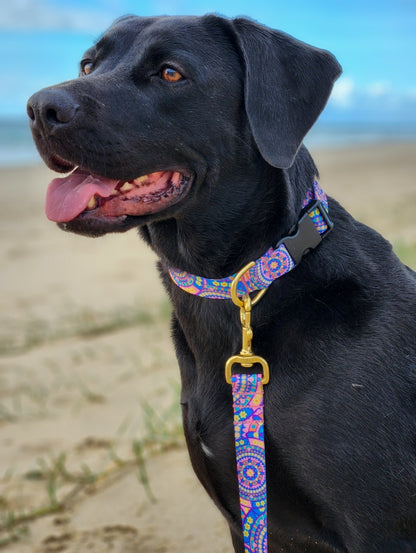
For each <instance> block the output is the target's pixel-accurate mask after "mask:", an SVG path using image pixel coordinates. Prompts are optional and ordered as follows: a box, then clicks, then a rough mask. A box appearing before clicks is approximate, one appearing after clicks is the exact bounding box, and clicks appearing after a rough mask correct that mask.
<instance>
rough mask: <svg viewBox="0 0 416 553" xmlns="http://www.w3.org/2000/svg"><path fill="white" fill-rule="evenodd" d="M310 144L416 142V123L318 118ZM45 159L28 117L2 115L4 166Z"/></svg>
mask: <svg viewBox="0 0 416 553" xmlns="http://www.w3.org/2000/svg"><path fill="white" fill-rule="evenodd" d="M304 142H305V145H306V146H307V147H308V148H312V149H313V148H315V149H319V148H322V149H326V148H328V149H331V148H343V147H348V146H350V147H351V146H354V145H366V144H368V145H371V144H382V143H395V142H416V125H415V123H414V122H403V121H387V122H386V121H383V122H375V121H341V122H334V121H325V120H323V121H318V122H317V123H316V124H315V125H314V127H313V128H312V129H311V130H310V131H309V133H308V134H307V136H306V137H305V140H304ZM38 163H39V164H40V163H42V160H41V158H40V156H39V154H38V152H37V150H36V147H35V145H34V143H33V140H32V136H31V132H30V129H29V124H28V122H27V120H26V119H25V118H24V117H1V116H0V168H5V167H15V166H27V165H35V164H38Z"/></svg>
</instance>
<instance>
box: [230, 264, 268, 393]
mask: <svg viewBox="0 0 416 553" xmlns="http://www.w3.org/2000/svg"><path fill="white" fill-rule="evenodd" d="M254 264H255V263H254V262H253V261H252V262H250V263H249V264H248V265H246V266H245V267H243V268H242V269H241V271H239V272H238V273H237V274H236V275H235V277H234V279H233V282H232V284H231V299H232V300H233V303H234V304H235V305H236V306H237V307H239V308H240V321H241V330H242V348H241V351H240V354H239V355H233V356H232V357H230V358H229V359H228V361H227V362H226V364H225V380H226V381H227V382H228V384H231V383H232V382H231V376H232V367H233V365H234V364H236V363H238V364H240V365H241V366H242V367H243V368H244V369H249V368H251V367H252V366H253V365H254V364H259V365H260V366H261V368H262V371H263V376H262V380H261V381H262V384H267V383H268V382H269V373H270V371H269V365H268V363H267V361H266V360H265V359H263V358H262V357H259V356H258V355H254V354H253V351H252V349H251V341H252V339H253V329H252V328H251V308H252V307H253V306H254V305H256V303H257V302H258V301H260V299H261V298H262V297H263V296H264V294H265V292H266V289H264V290H260V292H259V293H258V294H257V295H256V296H255V297H254V299H253V300H252V299H251V298H250V296H249V294H244V295H243V296H242V297H241V298H240V297H239V296H238V294H237V286H238V283H239V281H240V280H241V278H242V276H243V275H244V274H245V273H246V272H247V271H248V270H249V269H250V268H251V267H253V265H254Z"/></svg>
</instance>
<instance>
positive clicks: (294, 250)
mask: <svg viewBox="0 0 416 553" xmlns="http://www.w3.org/2000/svg"><path fill="white" fill-rule="evenodd" d="M302 208H303V210H306V211H305V212H304V214H303V216H302V217H301V218H300V220H299V223H298V232H297V233H296V234H294V235H289V236H286V237H285V238H283V239H282V240H280V242H279V244H278V245H277V247H276V248H270V249H268V250H267V252H266V253H265V254H264V255H263V256H262V257H260V258H259V259H257V261H256V262H255V264H254V266H253V267H251V268H250V269H249V270H248V271H247V273H246V275H244V276H243V277H242V278H241V280H240V282H239V284H238V292H239V294H241V295H244V294H250V293H251V292H254V291H256V290H263V289H265V288H268V287H269V286H270V284H271V283H272V282H273V281H275V280H276V279H277V278H280V277H281V276H283V275H285V274H286V273H288V272H289V271H291V270H292V269H293V268H294V267H295V266H296V265H297V264H298V263H299V261H300V259H301V258H302V256H303V255H304V253H305V252H306V251H307V250H309V249H312V248H314V247H316V246H317V245H318V244H319V243H320V241H321V239H322V238H323V237H324V236H325V235H326V234H327V233H328V232H329V231H330V230H331V229H332V222H331V221H330V220H329V217H328V200H327V197H326V194H325V192H324V191H323V190H322V188H321V187H320V185H319V183H318V181H316V180H315V182H314V184H313V190H309V191H308V193H307V194H306V197H305V199H304V200H303V204H302ZM310 222H312V223H313V225H311V224H310ZM300 230H302V232H299V231H300ZM169 274H170V277H171V279H172V280H173V282H174V283H175V284H176V285H177V286H179V288H181V289H182V290H185V291H186V292H188V293H189V294H193V295H195V296H200V297H201V298H210V299H230V298H231V283H232V281H233V279H234V277H235V275H231V276H229V277H226V278H218V279H210V278H204V277H200V276H197V275H193V274H190V273H187V272H185V271H181V270H180V269H175V268H170V269H169Z"/></svg>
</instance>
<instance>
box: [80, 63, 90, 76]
mask: <svg viewBox="0 0 416 553" xmlns="http://www.w3.org/2000/svg"><path fill="white" fill-rule="evenodd" d="M91 71H92V61H85V62H82V63H81V73H82V74H83V75H89V74H90V73H91Z"/></svg>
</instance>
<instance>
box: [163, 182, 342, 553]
mask: <svg viewBox="0 0 416 553" xmlns="http://www.w3.org/2000/svg"><path fill="white" fill-rule="evenodd" d="M302 208H303V212H302V214H301V216H300V218H299V221H298V224H297V227H296V229H295V231H294V232H293V233H290V234H289V235H288V236H286V237H285V238H283V239H282V240H280V241H279V243H278V244H277V246H276V248H270V249H269V250H267V252H266V253H265V254H264V255H263V256H262V257H261V258H259V259H258V260H257V261H253V262H251V263H249V264H248V265H246V266H245V267H243V268H242V269H241V270H240V271H239V272H238V273H236V274H234V275H232V276H230V277H226V278H221V279H208V278H203V277H199V276H196V275H192V274H189V273H186V272H184V271H180V270H178V269H174V268H170V269H169V273H170V276H171V278H172V280H173V281H174V282H175V284H176V285H177V286H179V287H180V288H181V289H182V290H185V291H186V292H188V293H190V294H193V295H196V296H200V297H204V298H211V299H231V300H232V301H233V303H234V304H235V305H236V306H237V307H239V308H240V322H241V328H242V348H241V351H240V354H239V355H233V356H232V357H230V358H229V359H228V361H227V363H226V365H225V378H226V381H227V382H228V383H229V384H231V386H232V395H233V411H234V439H235V451H236V461H237V476H238V488H239V495H240V514H241V523H242V530H243V540H244V551H245V553H267V490H266V456H265V439H264V386H265V385H266V384H267V383H268V382H269V366H268V363H267V361H266V360H265V359H263V358H262V357H259V356H257V355H254V353H253V351H252V349H251V342H252V339H253V330H252V327H251V309H252V307H254V306H255V305H256V304H257V303H258V302H259V301H260V299H261V298H262V297H263V295H264V293H265V292H266V291H267V288H268V287H269V286H270V284H271V283H272V282H273V281H274V280H276V279H277V278H280V277H281V276H283V275H285V274H286V273H288V272H289V271H291V270H292V269H293V268H294V267H296V266H297V265H298V264H299V262H300V261H301V259H302V257H303V256H304V255H305V254H306V253H307V252H308V251H310V250H312V249H314V248H316V246H318V245H319V244H320V242H321V241H322V239H323V238H324V237H325V236H326V235H327V234H328V233H329V232H330V231H331V230H332V227H333V223H332V221H331V220H330V219H329V216H328V200H327V197H326V195H325V193H324V191H323V190H322V188H321V187H320V185H319V183H318V182H317V181H316V180H315V181H314V184H313V190H310V191H308V193H307V195H306V197H305V199H304V201H303V204H302ZM258 290H259V291H258ZM254 291H258V292H257V294H256V296H255V297H254V298H253V299H251V297H250V293H251V292H254ZM234 365H240V367H241V368H240V370H235V371H233V367H234ZM253 365H256V366H260V367H261V372H259V370H258V369H256V370H253Z"/></svg>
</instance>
